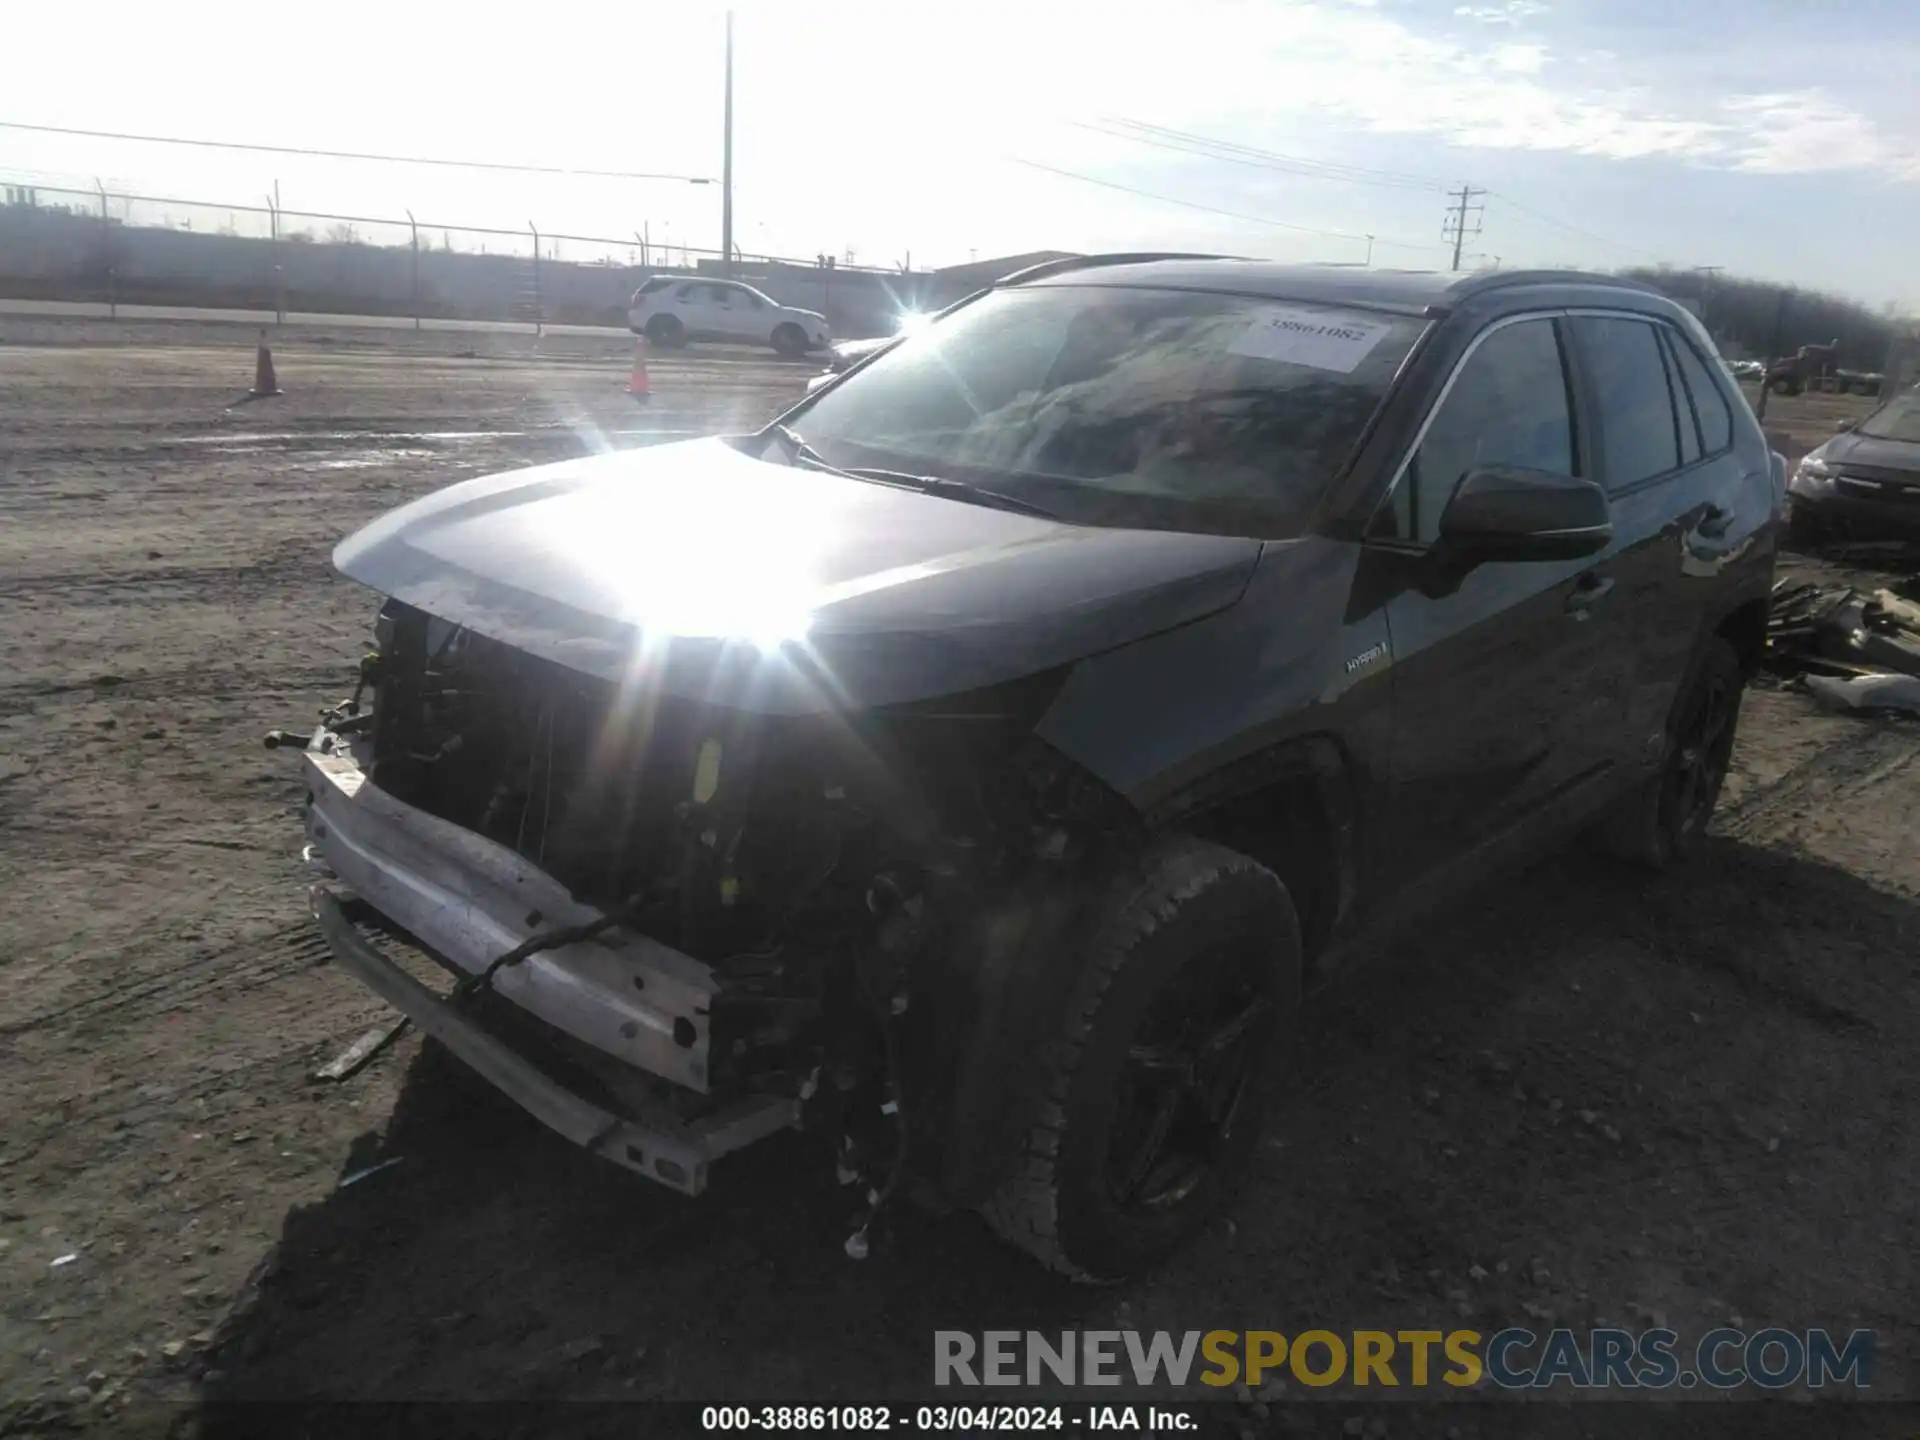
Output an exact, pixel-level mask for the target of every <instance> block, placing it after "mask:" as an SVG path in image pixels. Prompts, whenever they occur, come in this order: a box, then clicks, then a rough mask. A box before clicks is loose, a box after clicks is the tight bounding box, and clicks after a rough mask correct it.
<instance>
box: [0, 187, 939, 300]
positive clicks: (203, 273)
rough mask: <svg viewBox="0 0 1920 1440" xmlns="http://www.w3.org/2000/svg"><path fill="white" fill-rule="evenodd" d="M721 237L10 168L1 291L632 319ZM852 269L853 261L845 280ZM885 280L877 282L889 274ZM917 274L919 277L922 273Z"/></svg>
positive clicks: (715, 258) (799, 264) (824, 266)
mask: <svg viewBox="0 0 1920 1440" xmlns="http://www.w3.org/2000/svg"><path fill="white" fill-rule="evenodd" d="M720 258H721V256H720V252H719V251H718V250H706V249H701V248H699V247H695V246H689V245H681V244H672V245H663V244H660V243H658V242H655V241H653V240H652V239H651V237H650V236H649V235H647V234H646V233H644V232H636V233H634V234H633V235H631V236H629V237H626V238H613V237H606V236H598V237H596V236H583V235H570V234H565V233H552V234H550V233H543V232H542V231H541V230H540V229H539V228H538V224H537V222H532V223H529V224H528V226H527V227H526V229H524V230H509V229H501V228H493V227H486V226H474V225H450V224H446V223H443V222H440V221H436V220H432V219H426V218H420V219H416V218H415V217H414V216H413V215H411V214H407V215H405V216H402V217H399V218H395V217H391V216H387V217H377V216H364V215H329V214H318V213H310V212H306V211H296V210H283V209H280V208H277V207H276V206H274V205H273V204H272V203H271V202H269V203H267V204H264V205H260V206H247V205H212V204H206V203H203V202H200V201H193V200H177V199H166V198H159V197H153V196H142V195H128V194H121V193H117V192H114V191H111V190H107V189H105V188H102V189H98V190H93V191H87V190H77V189H63V188H58V187H49V186H45V185H38V184H27V183H12V182H5V183H4V185H3V187H0V293H5V294H8V295H12V296H14V297H16V298H29V299H54V300H81V301H93V302H103V303H105V304H106V305H108V306H109V308H110V309H117V307H118V306H120V305H136V304H138V305H182V306H194V307H202V308H213V309H240V310H249V311H265V312H272V313H273V314H274V315H275V316H276V317H277V318H278V319H281V320H284V319H285V318H286V317H287V315H289V314H372V315H398V316H411V317H412V318H413V319H414V321H415V323H416V325H418V324H421V323H424V322H427V321H431V320H436V319H439V320H453V319H459V320H492V321H511V322H515V323H522V324H526V325H529V326H531V327H532V328H533V329H534V330H535V331H536V332H537V331H539V330H540V329H541V328H543V327H544V326H546V325H549V324H560V325H607V326H624V324H625V321H626V308H627V301H628V298H629V296H630V295H631V293H632V291H633V289H634V288H635V287H636V285H637V284H638V283H639V280H640V279H642V278H644V277H645V276H647V275H650V274H656V273H660V272H662V271H671V270H684V271H687V272H689V273H697V272H711V271H713V270H714V269H716V268H718V267H719V262H720ZM734 269H735V271H736V272H738V273H740V274H742V275H743V276H745V277H748V278H752V277H755V276H759V277H764V278H768V280H769V284H770V286H771V285H772V284H774V283H776V282H777V284H778V286H779V287H780V288H781V289H785V290H787V291H789V292H792V293H794V294H795V295H796V297H798V298H795V299H791V300H789V299H787V297H786V296H784V295H781V294H779V293H778V292H777V291H775V292H774V293H775V298H776V299H781V300H783V302H784V303H810V302H811V301H812V300H813V299H814V298H816V297H824V298H822V299H821V303H820V304H819V305H818V306H817V307H816V308H820V309H823V310H824V309H825V308H827V305H828V304H831V303H833V297H834V295H835V290H836V287H837V288H838V290H839V293H840V298H841V303H842V305H843V306H844V305H845V304H847V303H849V302H858V301H860V300H862V298H863V296H865V295H866V294H869V293H870V294H872V295H875V296H879V295H882V294H883V293H884V294H885V295H888V296H892V295H896V294H897V293H898V292H899V291H900V290H901V289H902V284H901V283H900V282H906V281H913V280H915V279H916V278H917V277H913V276H907V275H903V274H902V273H901V272H897V271H883V270H877V269H874V268H872V267H864V266H851V265H846V266H842V265H835V264H834V262H832V261H831V260H830V259H828V258H827V257H816V258H814V259H807V260H796V259H790V258H784V257H779V256H769V255H746V254H739V253H736V255H735V257H734ZM838 275H844V276H845V279H844V280H841V279H839V278H837V277H838ZM876 281H877V282H878V283H876ZM906 288H908V289H912V288H914V287H912V286H911V285H909V286H907V287H906Z"/></svg>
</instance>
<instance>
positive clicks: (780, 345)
mask: <svg viewBox="0 0 1920 1440" xmlns="http://www.w3.org/2000/svg"><path fill="white" fill-rule="evenodd" d="M773 348H774V350H775V351H776V352H777V353H778V354H781V355H784V356H785V357H786V358H787V359H789V360H797V359H799V358H800V357H801V356H802V355H804V354H806V353H807V332H806V331H804V330H802V329H801V328H800V327H799V326H798V325H795V324H793V323H792V322H791V321H788V322H787V323H786V324H784V325H776V326H774V328H773Z"/></svg>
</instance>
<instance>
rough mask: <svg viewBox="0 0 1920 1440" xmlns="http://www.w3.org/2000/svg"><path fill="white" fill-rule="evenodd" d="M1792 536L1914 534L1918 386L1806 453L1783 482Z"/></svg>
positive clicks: (1918, 500)
mask: <svg viewBox="0 0 1920 1440" xmlns="http://www.w3.org/2000/svg"><path fill="white" fill-rule="evenodd" d="M1787 496H1788V501H1787V503H1788V507H1789V513H1790V514H1791V516H1792V530H1793V536H1794V539H1796V540H1799V541H1803V542H1807V543H1815V542H1818V541H1819V540H1822V539H1824V538H1826V537H1827V536H1829V535H1832V534H1834V533H1836V532H1840V531H1844V532H1846V533H1848V534H1854V535H1864V536H1872V535H1878V534H1883V533H1898V534H1903V535H1920V388H1915V389H1909V390H1904V391H1902V392H1901V393H1900V394H1898V395H1896V396H1894V397H1893V399H1891V400H1889V401H1887V402H1886V404H1884V405H1882V406H1881V407H1880V408H1879V409H1877V410H1875V411H1874V412H1873V413H1872V414H1871V415H1868V416H1867V417H1866V418H1865V419H1863V420H1856V421H1853V422H1851V423H1849V424H1847V425H1845V426H1844V427H1843V428H1842V429H1841V431H1840V433H1839V434H1837V435H1835V436H1834V437H1833V438H1832V439H1831V440H1829V441H1827V442H1826V443H1825V444H1823V445H1820V446H1818V447H1817V448H1815V449H1813V450H1811V451H1809V452H1808V453H1807V454H1806V456H1805V457H1804V458H1803V459H1802V460H1801V461H1800V464H1799V465H1798V466H1797V467H1796V468H1795V469H1794V472H1793V478H1792V479H1791V480H1789V481H1788V482H1787Z"/></svg>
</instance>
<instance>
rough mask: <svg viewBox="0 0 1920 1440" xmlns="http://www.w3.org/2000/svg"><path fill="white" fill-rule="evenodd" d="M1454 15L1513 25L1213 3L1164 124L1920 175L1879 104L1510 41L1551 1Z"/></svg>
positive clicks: (1722, 72) (1173, 66) (1909, 135)
mask: <svg viewBox="0 0 1920 1440" xmlns="http://www.w3.org/2000/svg"><path fill="white" fill-rule="evenodd" d="M1453 13H1454V14H1455V15H1458V16H1464V17H1466V18H1469V19H1474V20H1479V21H1483V22H1486V23H1488V24H1496V25H1498V26H1500V27H1502V28H1501V29H1500V30H1497V31H1493V32H1488V31H1484V30H1474V31H1469V32H1466V33H1464V34H1462V33H1458V32H1455V33H1433V32H1427V31H1422V30H1420V29H1417V28H1416V27H1415V25H1414V23H1413V22H1411V21H1408V20H1403V19H1402V18H1400V16H1399V14H1397V13H1392V12H1388V11H1385V10H1383V9H1354V8H1350V7H1349V6H1347V5H1340V6H1337V7H1336V6H1329V5H1324V4H1312V3H1296V4H1292V5H1288V6H1286V7H1284V8H1281V9H1275V10H1271V11H1268V12H1266V17H1267V18H1265V20H1264V22H1260V21H1254V20H1253V16H1252V13H1251V12H1248V11H1245V10H1238V9H1235V10H1229V11H1224V12H1216V11H1214V10H1212V9H1210V8H1209V7H1207V6H1205V5H1200V6H1199V7H1197V9H1196V11H1195V12H1193V14H1192V19H1193V21H1194V22H1195V23H1193V24H1192V25H1191V26H1189V27H1187V34H1188V35H1189V36H1191V37H1192V38H1191V40H1190V41H1189V42H1188V43H1192V44H1194V45H1195V46H1196V48H1206V49H1209V50H1210V51H1212V53H1211V55H1210V57H1209V60H1208V64H1207V67H1206V69H1205V71H1204V72H1202V71H1198V70H1192V69H1190V68H1189V67H1188V66H1186V65H1185V64H1184V63H1182V60H1181V56H1180V55H1179V54H1177V53H1170V52H1172V51H1177V50H1178V49H1179V48H1180V44H1181V42H1179V41H1174V42H1172V43H1171V45H1169V43H1168V42H1167V41H1166V40H1165V38H1164V37H1162V38H1161V39H1159V40H1158V41H1157V42H1156V43H1157V44H1158V45H1159V46H1160V47H1161V48H1160V50H1159V54H1160V56H1161V63H1160V64H1159V66H1158V69H1157V73H1158V74H1160V75H1161V76H1162V77H1165V78H1167V79H1169V80H1171V77H1173V76H1174V75H1177V74H1183V73H1192V74H1196V75H1197V74H1200V73H1205V74H1206V75H1207V82H1206V86H1205V88H1204V90H1201V89H1199V88H1196V89H1195V90H1193V91H1188V92H1183V91H1182V89H1181V87H1179V86H1178V84H1177V83H1169V84H1166V85H1164V86H1163V87H1162V88H1161V90H1160V95H1159V103H1157V104H1156V105H1155V107H1154V116H1153V118H1155V119H1157V120H1160V121H1162V122H1163V123H1172V124H1186V125H1188V126H1190V127H1197V128H1206V125H1207V124H1208V123H1211V124H1212V125H1213V126H1214V127H1215V128H1216V129H1218V131H1219V133H1223V134H1233V133H1237V134H1239V135H1240V136H1241V137H1242V138H1246V139H1250V140H1253V141H1254V142H1255V143H1259V141H1260V137H1261V135H1262V133H1263V132H1264V133H1266V134H1268V135H1274V134H1277V133H1283V132H1284V130H1285V128H1286V127H1287V126H1288V125H1289V124H1296V123H1301V122H1310V121H1315V120H1332V121H1333V122H1335V123H1336V125H1338V124H1344V125H1346V126H1348V127H1352V128H1358V129H1361V130H1364V131H1368V132H1371V133H1373V134H1378V135H1393V136H1407V137H1414V136H1423V137H1430V138H1433V139H1436V140H1439V141H1442V142H1444V143H1447V144H1452V145H1457V146H1462V147H1466V148H1471V149H1485V150H1521V151H1530V152H1558V153H1566V154H1575V155H1591V156H1598V157H1603V158H1607V159H1615V160H1635V159H1647V158H1656V157H1657V158H1666V159H1672V160H1681V161H1685V162H1688V163H1691V164H1695V165H1702V166H1711V167H1717V168H1723V169H1730V170H1740V171H1749V172H1755V173H1774V174H1779V173H1792V172H1808V171H1822V170H1833V171H1870V172H1874V173H1877V174H1881V175H1884V176H1887V177H1890V178H1895V179H1902V180H1913V179H1920V158H1917V157H1920V122H1916V123H1913V124H1908V125H1905V126H1902V125H1901V124H1899V123H1898V121H1897V119H1895V118H1893V117H1883V118H1876V116H1875V115H1873V114H1870V113H1869V111H1868V110H1867V109H1866V108H1862V107H1863V106H1865V105H1867V104H1868V103H1870V100H1869V99H1857V100H1856V103H1852V104H1848V103H1843V102H1842V101H1840V100H1838V99H1835V98H1833V97H1832V96H1829V95H1827V94H1825V93H1823V92H1821V91H1819V90H1814V89H1807V90H1793V91H1778V92H1776V91H1774V90H1772V89H1769V88H1766V80H1767V78H1768V77H1767V76H1766V75H1765V74H1764V73H1761V72H1760V71H1758V70H1756V69H1752V68H1744V67H1742V66H1740V65H1729V64H1728V63H1727V62H1726V61H1725V60H1724V59H1722V60H1715V61H1713V62H1712V63H1713V64H1714V65H1716V66H1720V67H1721V68H1720V69H1719V70H1717V71H1715V73H1714V75H1713V79H1712V82H1711V83H1706V82H1705V81H1704V80H1703V75H1704V74H1705V72H1704V71H1703V70H1702V69H1701V65H1702V64H1704V63H1707V62H1703V61H1699V60H1698V59H1697V57H1696V58H1689V57H1688V56H1686V55H1684V54H1683V55H1675V54H1674V53H1673V52H1672V51H1671V50H1668V49H1663V50H1661V51H1659V52H1657V53H1655V52H1649V51H1645V50H1637V51H1629V52H1628V53H1626V54H1624V55H1623V54H1620V53H1616V52H1615V51H1609V50H1604V49H1600V48H1598V47H1593V48H1587V47H1583V46H1581V45H1579V44H1577V43H1569V41H1570V39H1574V38H1576V37H1571V36H1563V35H1562V34H1560V33H1558V32H1555V31H1553V30H1551V29H1536V30H1533V31H1531V32H1530V38H1529V39H1528V40H1527V41H1525V42H1522V41H1520V40H1518V39H1516V38H1511V37H1512V35H1513V32H1512V30H1511V29H1510V28H1507V27H1511V26H1514V25H1517V24H1518V23H1519V22H1520V21H1522V20H1529V19H1532V18H1533V17H1536V16H1539V15H1543V14H1546V13H1548V8H1547V7H1546V6H1545V5H1543V4H1540V3H1539V0H1505V3H1499V4H1486V5H1470V6H1462V7H1459V8H1457V9H1456V10H1455V11H1454V12H1453ZM1230 18H1231V19H1232V20H1234V21H1237V22H1238V23H1237V24H1235V25H1234V27H1233V28H1235V29H1237V30H1238V32H1239V39H1238V40H1237V42H1236V45H1235V47H1234V48H1233V49H1231V50H1229V51H1225V52H1222V51H1220V50H1218V48H1217V47H1216V46H1214V45H1213V44H1212V40H1213V39H1214V38H1217V35H1218V34H1219V33H1220V29H1221V28H1222V22H1226V21H1228V20H1229V19H1230ZM1202 37H1207V44H1206V45H1205V46H1204V47H1202V46H1201V45H1200V42H1201V40H1202ZM1196 58H1197V57H1196ZM1742 80H1745V81H1746V84H1745V85H1744V86H1743V85H1742V84H1741V83H1740V82H1741V81H1742ZM1756 81H1757V82H1759V83H1755V82H1756ZM1729 92H1731V94H1729ZM1872 93H1873V92H1872V90H1871V88H1868V89H1866V90H1865V91H1864V92H1863V94H1864V95H1866V96H1868V97H1870V96H1871V95H1872ZM1244 94H1257V95H1259V96H1260V97H1261V102H1260V105H1259V107H1258V108H1257V110H1256V109H1253V108H1241V107H1239V106H1238V105H1237V104H1236V103H1235V102H1234V101H1233V100H1231V99H1229V98H1225V97H1233V96H1236V95H1244ZM1849 99H1850V100H1854V99H1855V97H1853V96H1850V97H1849ZM1183 101H1184V102H1185V103H1184V104H1182V102H1183Z"/></svg>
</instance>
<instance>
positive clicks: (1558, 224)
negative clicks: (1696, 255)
mask: <svg viewBox="0 0 1920 1440" xmlns="http://www.w3.org/2000/svg"><path fill="white" fill-rule="evenodd" d="M1487 198H1488V199H1489V200H1492V201H1493V202H1494V203H1495V204H1498V205H1505V206H1506V207H1507V208H1508V209H1510V210H1518V211H1519V212H1520V213H1521V214H1522V215H1527V216H1530V217H1532V218H1533V219H1535V220H1538V221H1539V222H1540V223H1541V224H1543V225H1551V226H1553V227H1554V228H1555V229H1558V230H1564V231H1566V232H1567V234H1569V235H1577V236H1579V237H1580V238H1581V239H1582V240H1591V241H1592V242H1593V243H1594V244H1596V245H1605V246H1607V247H1609V248H1610V249H1614V250H1625V251H1627V252H1629V253H1630V254H1634V255H1644V256H1646V257H1647V258H1648V259H1649V260H1658V259H1660V258H1661V257H1660V256H1659V255H1657V254H1656V253H1655V252H1653V251H1652V250H1642V249H1641V248H1640V247H1639V246H1638V245H1629V244H1627V243H1626V242H1625V241H1623V240H1609V239H1608V238H1607V237H1606V236H1604V235H1596V234H1594V233H1593V231H1591V230H1582V229H1581V228H1580V227H1579V226H1578V225H1569V224H1567V222H1566V221H1564V220H1556V219H1555V218H1554V217H1553V216H1551V215H1543V214H1542V213H1541V212H1540V211H1538V210H1535V209H1533V208H1532V207H1531V206H1527V205H1522V204H1521V203H1520V202H1519V201H1518V200H1515V199H1514V198H1512V197H1511V196H1509V195H1502V194H1500V193H1499V192H1498V191H1494V192H1492V193H1490V194H1488V196H1487Z"/></svg>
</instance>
